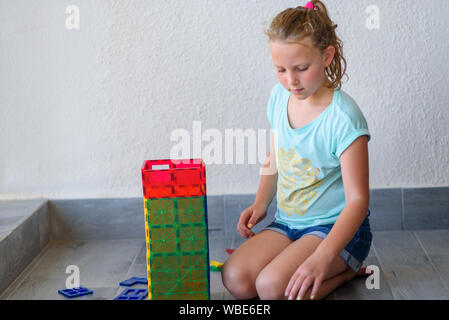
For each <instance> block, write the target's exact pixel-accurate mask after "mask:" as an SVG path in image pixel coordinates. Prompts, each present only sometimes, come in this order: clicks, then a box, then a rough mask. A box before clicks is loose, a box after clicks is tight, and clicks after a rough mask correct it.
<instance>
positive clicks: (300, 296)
mask: <svg viewBox="0 0 449 320" xmlns="http://www.w3.org/2000/svg"><path fill="white" fill-rule="evenodd" d="M311 284H313V278H311V277H307V278H306V279H305V280H304V282H303V283H302V286H301V289H299V293H298V297H297V298H296V300H302V299H304V296H305V295H306V292H307V290H309V287H310V285H311Z"/></svg>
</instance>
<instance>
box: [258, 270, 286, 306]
mask: <svg viewBox="0 0 449 320" xmlns="http://www.w3.org/2000/svg"><path fill="white" fill-rule="evenodd" d="M286 287H287V284H286V283H285V279H284V278H283V277H282V275H281V274H279V273H277V272H273V271H272V270H271V271H270V270H262V272H260V273H259V275H258V276H257V278H256V290H257V294H258V296H259V298H260V299H261V300H280V299H284V298H285V289H286Z"/></svg>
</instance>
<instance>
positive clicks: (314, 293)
mask: <svg viewBox="0 0 449 320" xmlns="http://www.w3.org/2000/svg"><path fill="white" fill-rule="evenodd" d="M322 282H323V281H322V280H321V278H316V279H315V282H314V283H313V289H312V293H311V294H310V299H312V300H313V299H315V297H316V296H317V295H318V290H319V289H320V287H321V283H322Z"/></svg>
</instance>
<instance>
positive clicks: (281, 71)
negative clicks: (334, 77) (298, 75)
mask: <svg viewBox="0 0 449 320" xmlns="http://www.w3.org/2000/svg"><path fill="white" fill-rule="evenodd" d="M307 69H309V67H307V68H305V69H302V70H301V69H298V71H299V72H304V71H307ZM278 72H280V73H283V72H284V70H278Z"/></svg>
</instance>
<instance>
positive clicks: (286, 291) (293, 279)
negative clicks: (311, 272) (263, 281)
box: [285, 272, 298, 297]
mask: <svg viewBox="0 0 449 320" xmlns="http://www.w3.org/2000/svg"><path fill="white" fill-rule="evenodd" d="M297 278H298V275H297V274H296V272H295V273H294V274H293V276H292V277H291V278H290V281H289V282H288V284H287V288H285V296H286V297H288V296H290V291H291V290H292V288H293V285H294V284H295V282H296V279H297Z"/></svg>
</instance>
